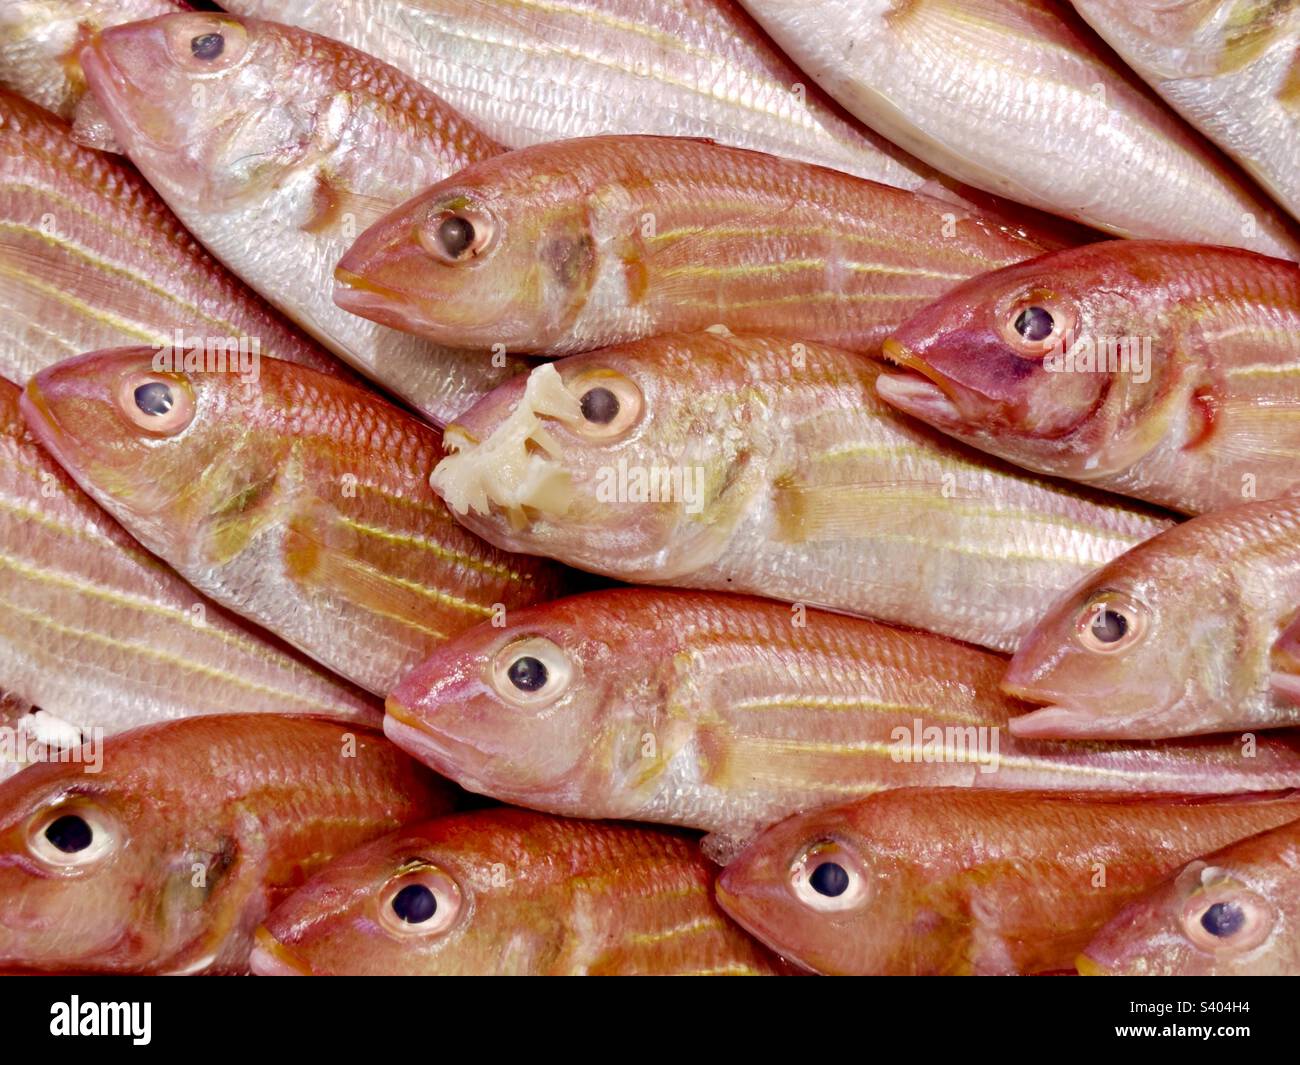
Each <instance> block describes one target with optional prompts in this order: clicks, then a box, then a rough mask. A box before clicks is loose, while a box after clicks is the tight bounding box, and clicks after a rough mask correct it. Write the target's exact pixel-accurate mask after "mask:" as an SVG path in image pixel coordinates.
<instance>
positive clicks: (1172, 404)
mask: <svg viewBox="0 0 1300 1065" xmlns="http://www.w3.org/2000/svg"><path fill="white" fill-rule="evenodd" d="M884 354H885V357H886V358H888V359H890V360H891V361H893V362H895V363H898V364H899V367H900V368H899V370H898V372H895V373H890V374H886V375H885V376H883V377H881V378H880V381H879V383H878V388H879V390H880V394H881V396H883V397H884V398H885V399H886V400H888V401H889V402H891V403H893V404H894V405H895V406H897V407H898V408H899V409H901V410H904V411H906V412H907V413H908V414H912V415H914V416H916V417H918V418H920V419H922V420H923V421H926V422H928V423H929V424H931V425H933V426H935V427H936V428H938V429H942V430H943V431H945V432H947V433H950V434H951V435H953V436H955V437H957V438H958V439H959V440H963V441H965V442H966V443H968V444H972V445H974V446H975V447H978V448H980V449H981V450H983V451H988V452H991V453H992V454H995V455H999V456H1001V457H1002V458H1005V459H1007V460H1009V461H1011V462H1014V463H1016V464H1017V465H1020V466H1025V467H1027V468H1029V469H1032V470H1036V471H1038V472H1040V473H1047V474H1052V475H1054V476H1058V477H1068V478H1071V479H1072V480H1076V481H1082V482H1085V483H1087V484H1091V485H1094V486H1096V487H1099V488H1107V489H1110V490H1112V491H1115V492H1121V493H1123V494H1125V495H1131V496H1136V497H1138V498H1140V499H1146V500H1149V501H1151V502H1154V503H1159V504H1161V505H1163V506H1167V507H1170V508H1172V509H1175V510H1180V511H1184V512H1186V513H1193V514H1195V513H1200V512H1203V511H1208V510H1217V509H1220V508H1222V507H1225V506H1232V505H1233V504H1235V503H1239V502H1241V500H1242V499H1243V498H1252V497H1253V498H1260V499H1263V498H1269V497H1272V496H1277V495H1281V494H1283V493H1285V492H1288V491H1291V490H1293V489H1295V488H1296V487H1300V266H1297V265H1296V264H1295V263H1292V262H1287V261H1284V260H1282V259H1270V258H1266V257H1265V256H1262V255H1256V254H1254V253H1253V252H1247V251H1241V250H1239V249H1235V248H1219V247H1210V246H1207V245H1197V244H1168V243H1164V242H1160V241H1139V240H1132V241H1129V240H1120V241H1109V242H1106V243H1102V244H1093V245H1089V246H1088V247H1084V248H1074V249H1071V250H1069V251H1066V252H1053V253H1051V254H1048V255H1044V256H1043V257H1042V258H1040V259H1035V260H1033V261H1031V262H1028V263H1022V264H1018V265H1016V266H1011V267H1007V268H1006V269H1003V270H1000V271H997V272H995V273H992V274H989V275H987V276H984V277H980V278H976V279H974V280H972V281H968V282H966V283H965V284H964V285H961V286H959V287H958V288H957V289H955V290H954V291H952V292H950V293H949V294H948V295H946V296H944V297H943V298H942V299H940V300H938V301H937V302H936V303H935V304H934V305H933V306H931V307H927V308H926V309H925V310H923V311H921V312H920V313H919V314H917V315H916V316H915V317H914V318H912V319H911V320H910V321H909V322H907V323H906V324H905V325H903V326H902V328H900V329H899V330H898V331H897V332H896V333H895V334H894V335H893V336H892V337H890V338H889V340H887V341H886V342H885V346H884Z"/></svg>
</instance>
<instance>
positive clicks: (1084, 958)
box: [1074, 954, 1115, 976]
mask: <svg viewBox="0 0 1300 1065" xmlns="http://www.w3.org/2000/svg"><path fill="white" fill-rule="evenodd" d="M1074 969H1075V971H1076V972H1077V973H1078V974H1079V975H1080V976H1114V975H1115V974H1114V973H1113V972H1111V971H1110V970H1109V969H1107V968H1106V966H1104V965H1102V964H1101V962H1099V961H1097V960H1096V959H1095V958H1090V957H1088V955H1087V954H1080V955H1079V956H1078V957H1076V958H1075V959H1074Z"/></svg>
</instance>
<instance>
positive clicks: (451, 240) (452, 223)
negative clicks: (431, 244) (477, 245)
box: [438, 215, 474, 259]
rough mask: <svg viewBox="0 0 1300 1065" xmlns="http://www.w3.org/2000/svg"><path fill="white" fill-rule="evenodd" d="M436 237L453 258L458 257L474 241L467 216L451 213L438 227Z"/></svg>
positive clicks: (472, 230) (472, 228)
mask: <svg viewBox="0 0 1300 1065" xmlns="http://www.w3.org/2000/svg"><path fill="white" fill-rule="evenodd" d="M438 239H439V240H440V241H441V242H442V246H443V248H444V249H445V250H446V252H447V254H448V255H450V256H451V257H452V258H453V259H459V258H460V257H461V256H462V255H464V254H465V252H466V251H468V250H469V246H470V245H471V244H473V243H474V226H473V225H472V224H471V223H470V221H469V219H468V218H461V217H460V216H459V215H453V216H452V217H451V218H448V219H447V220H446V221H445V222H443V223H442V225H440V226H439V227H438Z"/></svg>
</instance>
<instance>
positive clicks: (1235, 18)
mask: <svg viewBox="0 0 1300 1065" xmlns="http://www.w3.org/2000/svg"><path fill="white" fill-rule="evenodd" d="M1294 11H1295V7H1294V4H1292V3H1290V2H1288V0H1283V2H1281V3H1274V2H1271V0H1263V2H1253V0H1247V2H1244V3H1231V4H1229V3H1224V2H1223V0H1080V14H1082V15H1083V16H1084V18H1086V19H1088V21H1089V22H1091V23H1092V24H1093V25H1094V26H1095V25H1101V26H1104V27H1105V28H1106V36H1107V38H1108V39H1110V40H1111V41H1113V42H1114V43H1115V46H1116V47H1117V48H1118V49H1119V50H1120V52H1122V53H1127V52H1131V53H1132V54H1133V55H1134V57H1135V59H1136V60H1137V63H1138V69H1141V70H1142V71H1143V73H1144V75H1146V76H1149V77H1153V78H1158V79H1160V80H1173V81H1183V80H1186V79H1191V78H1200V77H1213V76H1215V75H1218V74H1224V73H1231V72H1232V71H1234V70H1237V69H1239V68H1240V67H1241V66H1243V65H1244V64H1246V63H1248V62H1250V60H1252V59H1253V58H1255V57H1256V56H1258V55H1259V54H1260V53H1261V52H1262V51H1264V50H1265V49H1267V48H1269V47H1270V46H1271V45H1272V44H1273V43H1275V42H1277V43H1281V44H1283V46H1285V42H1286V41H1287V40H1288V38H1290V39H1291V40H1293V39H1294V26H1295V23H1294V22H1289V21H1288V20H1291V19H1293V18H1294Z"/></svg>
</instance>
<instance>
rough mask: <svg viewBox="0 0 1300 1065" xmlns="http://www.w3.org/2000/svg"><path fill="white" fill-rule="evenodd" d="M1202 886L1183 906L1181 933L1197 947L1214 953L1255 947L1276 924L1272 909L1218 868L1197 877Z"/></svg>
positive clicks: (1236, 951) (1233, 951)
mask: <svg viewBox="0 0 1300 1065" xmlns="http://www.w3.org/2000/svg"><path fill="white" fill-rule="evenodd" d="M1201 881H1202V883H1203V885H1204V886H1202V887H1200V888H1199V889H1198V890H1197V891H1195V892H1194V893H1193V895H1192V896H1191V898H1189V899H1188V900H1187V902H1186V904H1185V905H1184V907H1183V915H1182V922H1183V932H1184V934H1185V935H1186V936H1187V938H1188V939H1190V940H1191V941H1192V942H1193V943H1194V944H1195V945H1196V946H1197V947H1199V948H1200V949H1202V950H1206V951H1210V952H1213V953H1216V954H1223V953H1234V954H1235V953H1240V952H1242V951H1247V950H1253V949H1254V948H1255V947H1257V946H1259V945H1260V944H1261V943H1262V942H1264V940H1265V939H1267V938H1268V936H1269V933H1270V932H1271V931H1272V930H1273V926H1274V924H1275V923H1276V916H1275V914H1274V911H1273V907H1272V906H1270V905H1269V904H1268V903H1267V902H1266V901H1265V900H1264V899H1262V898H1261V897H1260V896H1258V895H1256V894H1255V893H1254V892H1253V891H1250V890H1249V889H1248V888H1246V887H1245V886H1244V885H1242V884H1240V883H1238V882H1237V881H1235V880H1233V879H1232V878H1231V877H1229V876H1228V875H1227V874H1226V873H1224V872H1223V871H1222V870H1220V869H1206V870H1205V871H1204V872H1202V874H1201Z"/></svg>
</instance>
